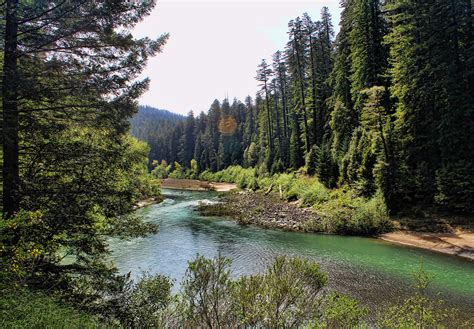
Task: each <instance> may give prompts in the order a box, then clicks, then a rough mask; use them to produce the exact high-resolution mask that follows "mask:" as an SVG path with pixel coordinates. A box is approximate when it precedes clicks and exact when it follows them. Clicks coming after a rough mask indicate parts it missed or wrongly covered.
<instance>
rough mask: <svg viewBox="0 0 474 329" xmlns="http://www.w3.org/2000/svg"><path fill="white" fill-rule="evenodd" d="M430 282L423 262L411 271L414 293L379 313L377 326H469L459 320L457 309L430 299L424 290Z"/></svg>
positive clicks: (467, 323)
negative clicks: (417, 268)
mask: <svg viewBox="0 0 474 329" xmlns="http://www.w3.org/2000/svg"><path fill="white" fill-rule="evenodd" d="M430 282H431V278H430V276H429V274H428V273H427V272H426V271H425V270H424V268H423V263H421V264H420V268H419V270H417V271H415V272H414V273H413V288H414V289H415V291H416V293H415V294H414V296H412V297H409V298H407V299H405V300H404V301H402V303H401V304H400V305H392V306H389V307H387V308H385V309H384V311H383V312H382V313H381V314H379V316H378V319H377V326H378V327H381V328H445V327H446V328H448V327H450V328H469V327H470V326H471V325H472V324H469V322H468V321H466V322H463V321H461V320H459V316H458V311H457V310H455V309H447V308H446V307H444V305H443V301H441V300H438V301H436V300H431V299H429V298H427V297H426V296H425V291H426V289H427V287H428V285H429V284H430Z"/></svg>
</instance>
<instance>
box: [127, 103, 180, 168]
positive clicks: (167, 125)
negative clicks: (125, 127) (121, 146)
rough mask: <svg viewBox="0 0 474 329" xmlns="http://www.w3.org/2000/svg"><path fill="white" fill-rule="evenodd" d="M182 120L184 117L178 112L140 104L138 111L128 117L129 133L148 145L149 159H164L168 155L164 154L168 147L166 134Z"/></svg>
mask: <svg viewBox="0 0 474 329" xmlns="http://www.w3.org/2000/svg"><path fill="white" fill-rule="evenodd" d="M183 120H184V117H183V116H182V115H180V114H176V113H172V112H170V111H167V110H162V109H157V108H154V107H151V106H146V105H145V106H143V105H140V107H139V109H138V113H137V114H135V115H134V116H133V117H132V119H130V123H131V133H132V135H133V136H134V137H135V138H138V139H139V140H142V141H145V142H147V143H148V144H149V145H150V147H151V151H150V156H149V158H150V159H151V160H153V159H165V158H168V157H169V155H168V154H166V150H167V149H168V147H166V146H165V145H166V144H168V143H169V141H168V136H169V135H170V134H171V133H172V131H173V130H174V128H175V127H176V125H177V124H178V123H179V122H182V121H183Z"/></svg>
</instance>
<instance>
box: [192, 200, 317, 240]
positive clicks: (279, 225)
mask: <svg viewBox="0 0 474 329" xmlns="http://www.w3.org/2000/svg"><path fill="white" fill-rule="evenodd" d="M222 201H223V202H222V203H218V204H202V205H200V206H198V211H200V212H201V213H202V214H204V215H207V216H211V215H215V216H229V217H232V218H233V219H235V220H236V221H237V222H238V223H240V224H252V225H257V226H260V227H264V228H272V229H280V230H285V231H307V227H308V226H307V224H308V223H309V222H311V221H316V220H318V218H317V215H316V214H315V213H314V212H313V210H312V209H311V208H300V207H299V206H298V204H297V203H295V202H286V201H284V200H281V199H280V198H279V197H278V196H277V195H276V194H273V193H270V194H268V195H265V194H264V193H261V192H246V191H239V192H235V193H229V194H227V195H225V196H223V200H222Z"/></svg>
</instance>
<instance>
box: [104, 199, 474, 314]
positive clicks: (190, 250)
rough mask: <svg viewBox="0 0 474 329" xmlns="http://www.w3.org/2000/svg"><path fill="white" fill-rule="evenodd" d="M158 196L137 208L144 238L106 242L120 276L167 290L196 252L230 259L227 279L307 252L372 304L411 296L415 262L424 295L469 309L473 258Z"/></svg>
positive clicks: (338, 284) (345, 288)
mask: <svg viewBox="0 0 474 329" xmlns="http://www.w3.org/2000/svg"><path fill="white" fill-rule="evenodd" d="M163 194H164V196H165V200H164V201H163V202H162V203H160V204H156V205H152V206H148V207H146V208H143V209H140V210H139V215H141V216H145V218H146V219H147V220H149V221H152V222H155V223H157V224H159V226H160V231H159V232H158V233H157V234H155V235H152V236H149V237H146V238H138V239H133V240H130V241H112V242H111V249H112V251H113V253H112V260H113V261H114V262H115V264H116V265H117V267H118V268H119V270H120V271H121V272H122V273H128V272H131V274H132V277H134V278H137V277H139V276H140V275H141V274H142V273H143V272H144V271H148V272H150V273H160V274H165V275H167V276H168V277H170V278H172V279H173V280H175V291H178V290H179V283H180V281H181V279H182V277H183V275H184V273H185V271H186V268H187V263H188V261H189V260H191V259H193V258H194V257H195V256H196V255H197V254H201V255H204V256H207V257H214V256H216V255H218V254H221V255H223V256H225V257H228V258H230V259H232V261H233V264H232V271H233V275H234V276H239V275H242V274H250V273H255V272H259V271H263V269H264V268H265V267H266V266H267V265H269V264H270V263H271V262H272V260H273V259H274V258H275V256H277V255H289V256H300V257H307V258H311V259H313V260H315V261H317V262H318V263H319V264H320V265H321V268H322V269H323V270H324V271H325V272H326V273H328V275H329V283H328V286H329V288H330V289H335V290H337V291H340V292H342V293H345V294H348V295H351V296H353V297H355V298H357V299H359V300H360V301H362V302H363V303H364V304H366V305H368V306H371V307H377V306H380V305H384V304H385V303H390V302H397V301H398V300H399V299H400V298H403V297H406V296H408V295H410V294H412V293H413V289H412V287H411V286H410V282H411V275H412V273H413V271H415V270H416V269H418V268H419V266H420V262H423V266H424V268H425V270H426V271H428V273H429V274H430V275H432V276H433V279H432V284H431V285H430V287H429V294H430V295H432V296H438V297H440V298H442V299H444V300H445V301H446V302H447V305H448V306H454V307H457V308H459V309H460V310H462V311H463V313H464V314H466V315H468V317H470V316H469V314H471V315H472V314H474V262H472V261H468V260H464V259H461V258H458V257H456V256H449V255H443V254H438V253H434V252H430V251H425V250H421V249H417V248H410V247H405V246H398V245H394V244H391V243H389V242H385V241H381V240H377V239H372V238H360V237H346V236H334V235H320V234H310V233H292V232H282V231H274V230H264V229H261V228H257V227H252V226H240V225H238V224H236V223H234V222H232V221H230V220H228V219H224V218H218V217H202V216H200V215H199V214H198V213H197V212H196V211H195V210H194V207H195V206H196V205H197V204H198V203H199V202H200V201H204V200H206V201H214V200H216V194H215V193H212V192H189V191H176V190H163Z"/></svg>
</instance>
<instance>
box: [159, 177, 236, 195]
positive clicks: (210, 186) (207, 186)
mask: <svg viewBox="0 0 474 329" xmlns="http://www.w3.org/2000/svg"><path fill="white" fill-rule="evenodd" d="M161 187H162V188H169V189H175V190H189V191H217V192H228V191H230V190H233V189H236V188H237V185H236V184H230V183H215V182H206V181H200V180H197V179H173V178H167V179H162V180H161Z"/></svg>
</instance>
